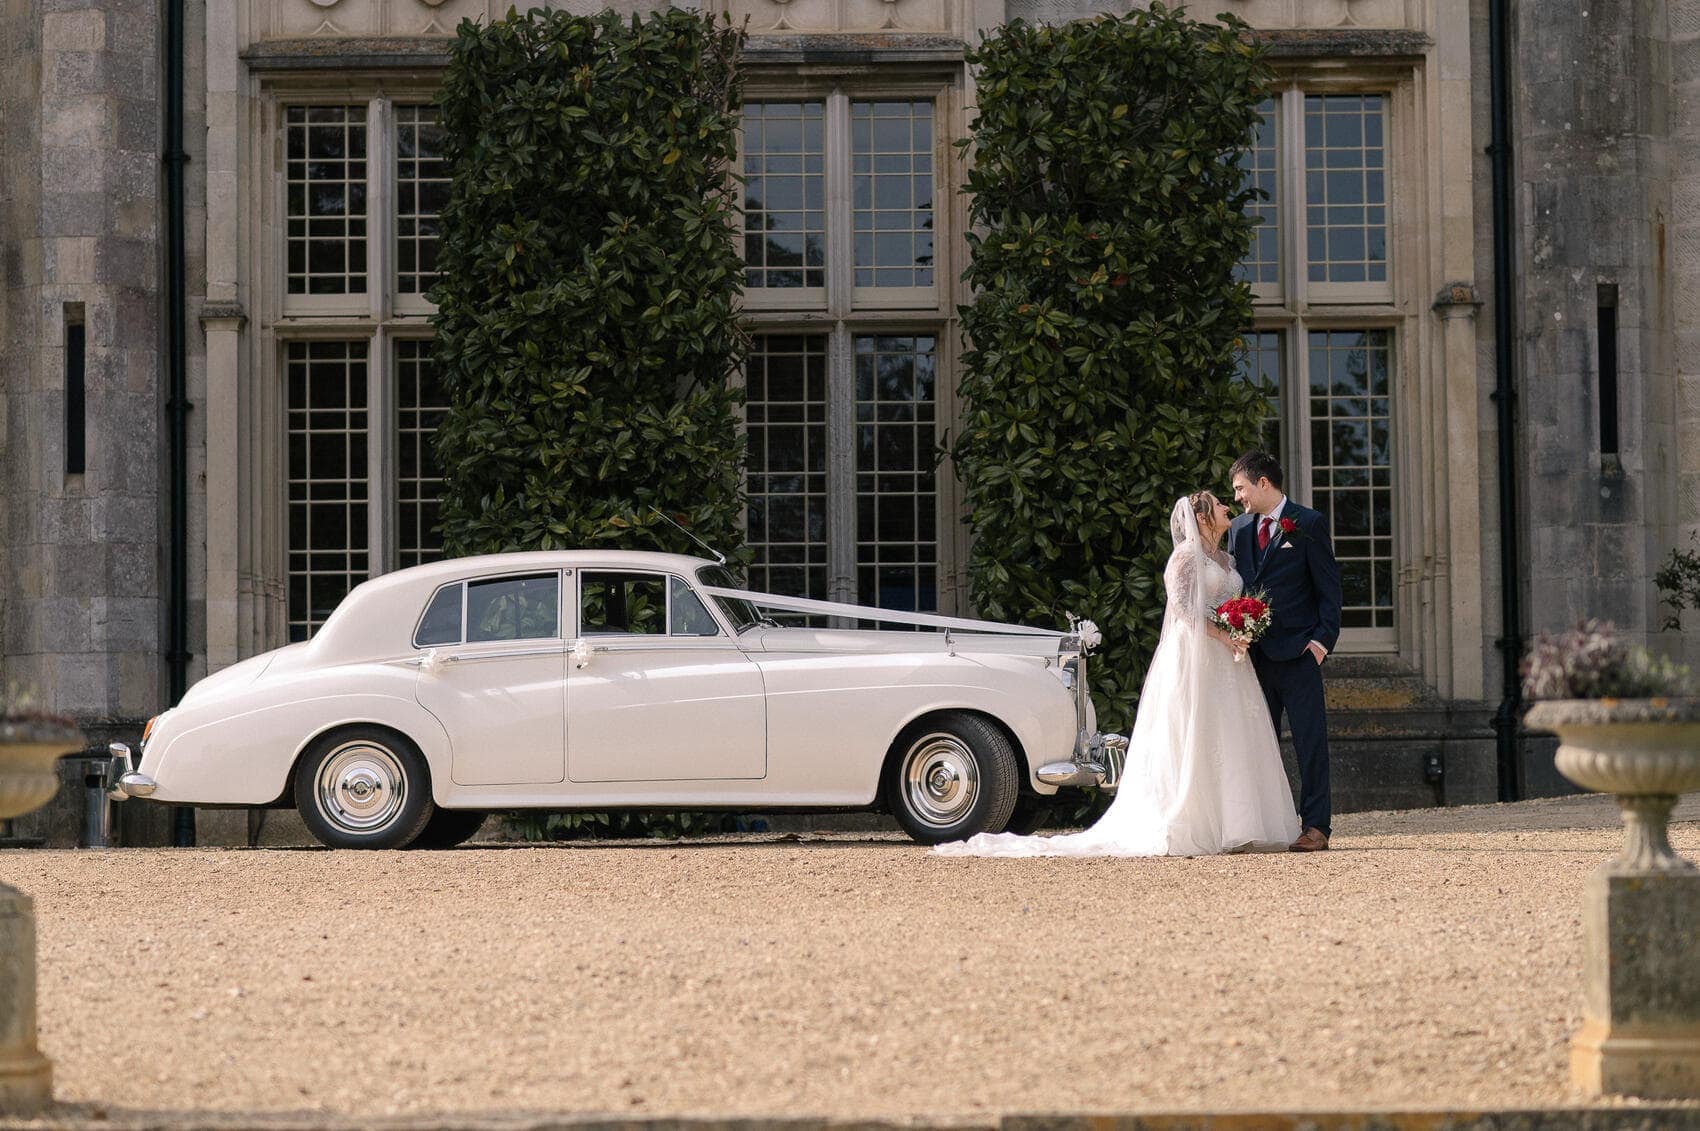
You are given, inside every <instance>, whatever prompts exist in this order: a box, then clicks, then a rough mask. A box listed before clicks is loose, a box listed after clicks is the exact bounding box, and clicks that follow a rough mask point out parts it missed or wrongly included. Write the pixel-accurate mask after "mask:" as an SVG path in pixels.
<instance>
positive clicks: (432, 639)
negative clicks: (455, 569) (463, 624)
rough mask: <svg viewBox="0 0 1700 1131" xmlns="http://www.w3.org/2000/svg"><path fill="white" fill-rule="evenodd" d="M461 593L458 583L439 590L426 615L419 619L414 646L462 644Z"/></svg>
mask: <svg viewBox="0 0 1700 1131" xmlns="http://www.w3.org/2000/svg"><path fill="white" fill-rule="evenodd" d="M461 592H462V589H461V584H460V582H458V581H457V582H455V583H454V584H453V585H445V586H443V587H442V588H441V589H439V590H437V592H436V595H435V596H433V597H432V598H431V603H430V604H429V605H427V606H425V615H424V616H422V617H420V618H419V630H418V631H417V632H415V633H414V634H413V643H414V644H416V645H417V646H419V647H420V648H428V647H430V646H431V645H433V644H459V643H460V597H461Z"/></svg>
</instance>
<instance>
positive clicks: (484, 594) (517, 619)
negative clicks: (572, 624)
mask: <svg viewBox="0 0 1700 1131" xmlns="http://www.w3.org/2000/svg"><path fill="white" fill-rule="evenodd" d="M560 632H561V581H560V576H559V575H558V574H553V573H539V574H534V575H531V576H527V577H497V578H492V579H490V580H489V581H469V582H467V583H466V639H467V642H468V643H473V642H475V641H480V640H536V639H540V638H542V639H547V638H548V637H551V636H559V635H560Z"/></svg>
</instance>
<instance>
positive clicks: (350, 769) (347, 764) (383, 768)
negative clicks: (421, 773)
mask: <svg viewBox="0 0 1700 1131" xmlns="http://www.w3.org/2000/svg"><path fill="white" fill-rule="evenodd" d="M313 788H314V792H315V793H316V794H317V796H318V802H319V812H321V813H323V814H324V815H325V819H326V820H328V821H330V822H331V823H332V824H334V825H337V826H339V827H341V828H344V829H347V830H348V831H349V832H353V833H369V832H373V831H375V830H377V829H381V828H383V827H384V826H385V825H387V824H389V823H390V822H391V821H393V820H394V819H395V815H396V814H397V813H398V812H400V811H401V807H402V804H403V803H404V802H405V801H406V800H407V779H406V777H405V776H404V774H403V772H402V768H401V760H400V759H399V758H397V757H396V755H395V752H394V751H393V750H390V749H389V748H388V747H384V746H379V745H376V744H375V743H371V742H364V741H361V742H349V743H345V744H344V745H342V746H339V747H337V748H336V749H335V750H333V751H331V754H330V757H328V758H326V759H325V760H324V761H323V762H321V763H320V764H319V773H318V776H317V778H316V779H315V780H314V782H313Z"/></svg>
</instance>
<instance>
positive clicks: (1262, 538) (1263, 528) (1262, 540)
mask: <svg viewBox="0 0 1700 1131" xmlns="http://www.w3.org/2000/svg"><path fill="white" fill-rule="evenodd" d="M1274 522H1275V520H1274V519H1272V518H1270V517H1269V516H1268V515H1264V516H1263V521H1262V522H1260V523H1258V524H1257V552H1258V553H1260V554H1261V553H1262V552H1263V551H1264V550H1267V549H1268V548H1269V528H1270V526H1272V525H1274Z"/></svg>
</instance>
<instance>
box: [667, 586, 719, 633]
mask: <svg viewBox="0 0 1700 1131" xmlns="http://www.w3.org/2000/svg"><path fill="white" fill-rule="evenodd" d="M672 585H673V623H672V634H673V635H674V636H719V635H720V626H719V625H717V624H715V623H714V618H713V617H712V616H710V615H709V612H708V610H707V609H705V608H703V604H702V598H701V597H698V596H697V595H696V592H695V591H694V590H693V589H692V588H691V587H690V586H689V585H687V584H686V583H685V582H684V580H683V579H681V578H677V577H675V578H673V579H672Z"/></svg>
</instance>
